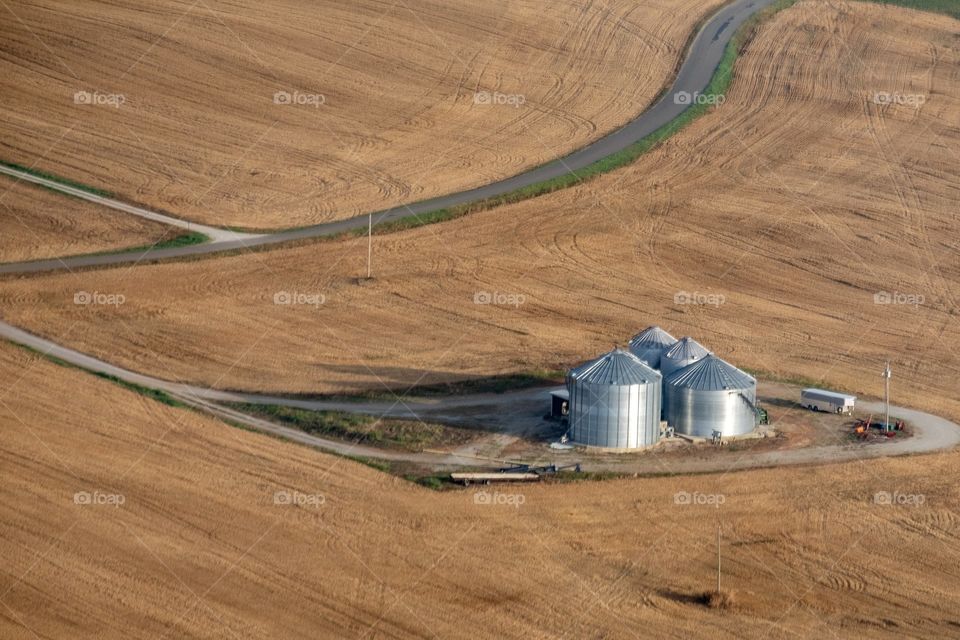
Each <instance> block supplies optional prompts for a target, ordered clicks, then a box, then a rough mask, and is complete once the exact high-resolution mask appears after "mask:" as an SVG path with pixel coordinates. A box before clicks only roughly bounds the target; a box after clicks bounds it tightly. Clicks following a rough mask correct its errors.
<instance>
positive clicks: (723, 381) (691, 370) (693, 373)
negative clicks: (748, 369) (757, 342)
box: [666, 345, 757, 391]
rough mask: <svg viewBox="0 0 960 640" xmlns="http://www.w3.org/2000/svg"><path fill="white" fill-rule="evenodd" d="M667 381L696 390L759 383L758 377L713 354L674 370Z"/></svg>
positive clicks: (672, 384)
mask: <svg viewBox="0 0 960 640" xmlns="http://www.w3.org/2000/svg"><path fill="white" fill-rule="evenodd" d="M698 346H699V345H698ZM666 382H667V384H668V385H670V386H673V387H683V388H684V389H693V390H696V391H725V390H729V389H749V388H752V387H754V386H756V384H757V380H756V378H754V377H753V376H751V375H750V374H748V373H745V372H743V371H741V370H740V369H737V368H736V367H735V366H733V365H732V364H730V363H729V362H725V361H724V360H721V359H720V358H718V357H717V356H715V355H712V354H709V355H707V356H706V357H704V358H703V359H702V360H700V361H698V362H694V363H693V364H691V365H689V366H687V367H684V368H683V369H680V370H678V371H674V372H673V373H672V374H671V375H670V376H669V377H668V378H667V381H666Z"/></svg>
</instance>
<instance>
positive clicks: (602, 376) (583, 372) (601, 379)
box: [570, 349, 662, 385]
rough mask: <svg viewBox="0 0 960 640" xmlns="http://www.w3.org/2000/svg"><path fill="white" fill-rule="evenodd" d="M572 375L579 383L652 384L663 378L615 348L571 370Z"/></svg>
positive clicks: (627, 352) (634, 358)
mask: <svg viewBox="0 0 960 640" xmlns="http://www.w3.org/2000/svg"><path fill="white" fill-rule="evenodd" d="M570 377H571V378H572V379H573V380H575V381H576V382H577V383H578V384H579V383H586V384H609V385H632V384H651V383H657V382H660V380H661V379H662V377H661V375H660V373H659V372H657V371H655V370H654V369H651V368H650V367H648V366H647V365H646V364H644V363H643V362H642V361H641V360H640V359H639V358H637V357H636V356H635V355H633V354H632V353H630V352H629V351H624V350H623V349H614V350H613V351H611V352H610V353H606V354H604V355H602V356H600V357H599V358H597V359H596V360H591V361H590V362H587V363H585V364H582V365H580V366H579V367H576V368H574V369H573V370H572V371H570Z"/></svg>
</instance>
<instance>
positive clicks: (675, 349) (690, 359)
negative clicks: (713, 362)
mask: <svg viewBox="0 0 960 640" xmlns="http://www.w3.org/2000/svg"><path fill="white" fill-rule="evenodd" d="M708 355H710V352H709V351H707V349H706V348H705V347H704V346H703V345H702V344H700V343H699V342H697V341H696V340H694V339H693V338H690V337H687V338H680V340H679V341H678V342H677V343H676V344H675V345H673V346H672V347H670V348H669V349H667V350H666V351H664V352H663V355H662V356H661V357H660V372H661V373H662V374H663V377H664V378H668V377H670V374H672V373H673V372H674V371H677V370H679V369H683V368H684V367H686V366H687V365H689V364H693V363H694V362H696V361H697V360H701V359H703V358H705V357H707V356H708Z"/></svg>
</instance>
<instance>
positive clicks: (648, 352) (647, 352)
mask: <svg viewBox="0 0 960 640" xmlns="http://www.w3.org/2000/svg"><path fill="white" fill-rule="evenodd" d="M675 344H677V339H676V338H674V337H673V336H672V335H670V334H669V333H667V332H666V331H664V330H663V329H661V328H660V327H657V326H653V327H647V328H646V329H644V330H643V331H641V332H640V333H638V334H637V335H635V336H634V337H633V340H631V341H630V353H632V354H633V355H635V356H637V357H638V358H640V360H642V361H643V362H644V364H646V365H647V366H650V367H653V368H654V369H659V368H660V357H661V356H662V355H663V354H664V353H665V352H666V351H667V349H669V348H670V347H672V346H673V345H675Z"/></svg>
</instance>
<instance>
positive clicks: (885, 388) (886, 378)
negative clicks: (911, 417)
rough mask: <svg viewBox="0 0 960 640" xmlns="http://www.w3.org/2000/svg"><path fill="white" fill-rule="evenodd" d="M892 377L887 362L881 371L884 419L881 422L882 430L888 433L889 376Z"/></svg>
mask: <svg viewBox="0 0 960 640" xmlns="http://www.w3.org/2000/svg"><path fill="white" fill-rule="evenodd" d="M891 375H892V373H891V371H890V362H889V361H887V365H886V366H885V367H884V369H883V407H884V413H885V416H886V417H885V418H884V422H883V430H884V431H890V376H891Z"/></svg>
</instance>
